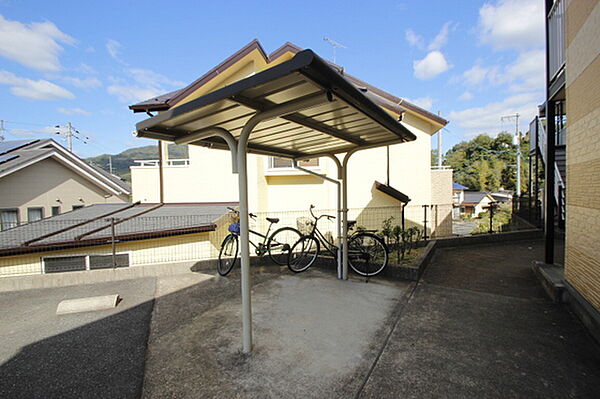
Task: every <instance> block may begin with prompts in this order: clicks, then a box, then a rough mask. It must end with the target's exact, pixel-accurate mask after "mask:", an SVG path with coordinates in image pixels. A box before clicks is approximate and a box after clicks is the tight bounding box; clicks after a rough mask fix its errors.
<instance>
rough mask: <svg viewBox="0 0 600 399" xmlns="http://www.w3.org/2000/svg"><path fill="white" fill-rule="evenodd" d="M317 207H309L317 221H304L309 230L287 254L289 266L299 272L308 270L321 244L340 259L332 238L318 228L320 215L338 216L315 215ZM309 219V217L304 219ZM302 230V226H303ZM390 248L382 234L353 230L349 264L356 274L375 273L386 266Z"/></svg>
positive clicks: (349, 248) (353, 222) (350, 224)
mask: <svg viewBox="0 0 600 399" xmlns="http://www.w3.org/2000/svg"><path fill="white" fill-rule="evenodd" d="M313 208H314V206H313V205H311V206H310V214H311V216H312V217H313V219H314V221H310V220H308V221H306V220H304V221H302V220H299V223H306V226H307V227H309V228H310V232H309V233H308V234H306V235H304V236H302V238H300V239H299V240H298V242H296V243H295V244H294V245H293V246H292V248H291V250H290V252H289V257H288V263H287V265H288V268H289V269H290V270H291V271H292V272H294V273H300V272H303V271H305V270H307V269H308V268H309V267H310V266H311V265H312V264H313V263H314V262H315V260H316V259H317V257H318V256H319V253H320V250H321V245H323V247H324V248H325V249H326V250H327V252H329V254H330V255H332V256H333V257H334V259H336V258H337V251H338V247H337V246H336V245H335V244H334V243H333V242H331V241H329V240H328V239H327V238H326V237H325V235H323V233H321V231H319V228H318V226H317V225H318V222H319V220H320V219H321V218H324V217H326V218H327V219H330V220H331V219H335V217H334V216H330V215H321V216H318V217H317V216H315V214H314V213H313ZM305 219H308V218H305ZM355 225H356V221H355V220H354V221H349V222H348V229H349V230H350V229H352V228H353V227H354V226H355ZM306 226H299V227H306ZM301 230H302V229H301ZM387 263H388V248H387V245H386V244H385V242H384V241H383V239H382V238H381V237H379V236H378V235H376V234H374V233H373V231H369V230H360V231H356V232H354V233H353V234H352V235H351V236H350V237H349V238H348V265H349V266H350V267H351V268H352V270H354V272H356V273H357V274H359V275H361V276H365V277H371V276H375V275H377V274H379V273H381V271H382V270H383V269H384V268H385V267H386V266H387Z"/></svg>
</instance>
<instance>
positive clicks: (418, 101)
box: [406, 97, 435, 110]
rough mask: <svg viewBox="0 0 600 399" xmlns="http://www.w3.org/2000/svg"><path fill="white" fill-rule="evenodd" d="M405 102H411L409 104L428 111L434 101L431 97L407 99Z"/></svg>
mask: <svg viewBox="0 0 600 399" xmlns="http://www.w3.org/2000/svg"><path fill="white" fill-rule="evenodd" d="M406 100H407V101H408V102H411V103H413V104H415V105H416V106H418V107H421V108H423V109H426V110H430V109H431V107H432V106H433V103H434V101H435V100H434V99H433V98H431V97H419V98H415V99H410V98H407V99H406Z"/></svg>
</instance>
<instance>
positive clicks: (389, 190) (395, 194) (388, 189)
mask: <svg viewBox="0 0 600 399" xmlns="http://www.w3.org/2000/svg"><path fill="white" fill-rule="evenodd" d="M375 188H376V189H377V190H379V191H381V192H382V193H384V194H387V195H389V196H390V197H392V198H395V199H397V200H398V201H400V202H402V203H403V204H408V203H409V202H410V198H408V195H406V194H404V193H401V192H400V191H398V190H396V189H395V188H394V187H392V186H388V185H387V184H383V183H379V182H378V181H375Z"/></svg>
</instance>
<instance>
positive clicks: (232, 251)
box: [217, 207, 302, 276]
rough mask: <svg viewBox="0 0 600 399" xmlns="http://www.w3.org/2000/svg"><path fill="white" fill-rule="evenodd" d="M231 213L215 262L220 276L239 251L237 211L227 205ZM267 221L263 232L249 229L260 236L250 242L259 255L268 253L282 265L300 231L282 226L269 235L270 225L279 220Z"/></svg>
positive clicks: (232, 264)
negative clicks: (259, 240)
mask: <svg viewBox="0 0 600 399" xmlns="http://www.w3.org/2000/svg"><path fill="white" fill-rule="evenodd" d="M227 209H229V210H230V211H231V212H232V213H233V215H234V218H233V219H234V220H233V222H232V223H231V224H230V225H229V232H230V233H229V234H228V235H227V237H225V239H224V240H223V242H222V243H221V250H220V251H219V259H218V262H217V272H218V273H219V274H220V275H221V276H226V275H227V274H228V273H229V272H230V271H231V269H233V266H235V263H236V262H237V259H238V258H239V257H238V252H239V234H240V230H239V212H238V211H237V210H236V209H233V208H230V207H227ZM249 216H250V217H251V218H252V219H256V215H254V214H253V213H250V214H249ZM266 219H267V221H268V222H269V228H268V229H267V232H266V233H265V234H261V233H259V232H257V231H254V230H250V233H252V234H254V235H256V236H259V237H261V238H262V242H259V243H258V244H255V243H254V242H252V241H250V244H251V245H252V246H253V247H254V252H255V253H256V255H258V256H259V257H262V256H264V255H265V254H267V253H268V254H269V257H270V258H271V259H272V260H273V262H275V263H276V264H278V265H280V266H283V265H285V264H287V258H288V253H289V251H290V249H291V246H292V245H293V244H294V243H295V242H296V241H298V240H299V239H300V237H302V234H301V233H300V231H298V230H297V229H295V228H293V227H282V228H280V229H277V230H275V231H274V232H273V234H271V235H270V236H269V232H270V231H271V227H272V226H273V225H274V224H276V223H278V222H279V218H270V217H267V218H266Z"/></svg>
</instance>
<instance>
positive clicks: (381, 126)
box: [136, 50, 416, 159]
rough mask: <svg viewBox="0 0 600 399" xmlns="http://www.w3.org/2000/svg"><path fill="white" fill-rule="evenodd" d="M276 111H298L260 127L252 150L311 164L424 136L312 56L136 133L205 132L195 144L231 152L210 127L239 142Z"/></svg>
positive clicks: (184, 135) (173, 135) (176, 137)
mask: <svg viewBox="0 0 600 399" xmlns="http://www.w3.org/2000/svg"><path fill="white" fill-rule="evenodd" d="M292 106H293V107H292ZM275 109H276V110H280V109H294V111H291V112H288V113H285V112H284V113H283V115H282V116H281V117H280V118H273V119H271V120H268V121H265V122H263V123H261V124H260V125H259V126H258V128H257V129H254V130H253V133H252V135H251V136H250V138H249V141H248V152H250V153H255V154H262V155H274V156H281V157H286V158H294V159H308V158H316V157H321V156H326V155H333V154H339V153H345V152H348V151H351V150H355V149H359V148H371V147H377V146H382V145H391V144H397V143H402V142H408V141H413V140H415V138H416V136H415V135H414V134H413V133H412V132H410V131H409V130H408V129H407V128H406V127H405V126H404V125H403V124H402V123H400V122H399V121H397V120H396V119H395V118H394V117H392V115H391V114H389V113H388V112H386V111H385V110H384V109H383V108H381V107H379V106H378V105H377V104H375V103H374V102H373V101H372V100H370V99H369V98H368V97H366V96H365V95H364V93H363V92H362V91H361V90H359V89H358V88H356V86H354V85H353V84H352V83H350V82H349V81H348V80H347V79H346V78H344V77H343V76H342V75H341V74H340V73H339V72H338V71H337V70H335V69H334V68H332V67H331V66H330V65H329V63H327V62H325V61H324V60H323V59H321V58H320V57H318V56H317V55H316V54H315V53H313V52H312V51H310V50H304V51H302V52H300V53H297V54H296V55H295V56H294V57H293V58H292V59H290V60H288V61H285V62H282V63H280V64H278V65H276V66H274V67H272V68H269V69H266V70H264V71H262V72H259V73H257V74H255V75H252V76H249V77H247V78H245V79H242V80H239V81H237V82H235V83H232V84H230V85H228V86H225V87H223V88H221V89H218V90H215V91H213V92H210V93H208V94H206V95H204V96H202V97H199V98H196V99H195V100H192V101H189V102H187V103H184V104H182V105H179V106H177V107H174V108H172V109H169V110H167V111H164V112H163V113H161V114H159V115H156V116H154V117H152V118H149V119H146V120H144V121H141V122H139V123H137V125H136V134H137V136H139V137H147V138H153V139H158V140H168V141H175V142H181V140H188V139H189V137H190V136H191V135H192V134H196V133H198V134H200V135H203V137H204V138H201V139H197V140H195V141H192V142H191V143H190V144H195V145H202V146H208V147H212V148H221V149H229V147H228V146H227V145H226V144H225V143H224V142H223V141H222V140H221V139H220V138H215V137H212V136H211V137H206V136H205V135H204V132H205V131H206V129H208V128H211V129H212V128H221V129H226V130H227V131H229V132H230V133H231V134H232V135H233V137H234V138H236V139H237V138H239V136H240V134H241V132H242V129H243V128H244V126H245V125H246V123H247V122H248V121H249V120H250V118H252V117H253V116H254V115H256V113H257V112H259V111H260V112H267V114H268V112H273V111H271V110H275ZM192 137H196V136H192Z"/></svg>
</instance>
